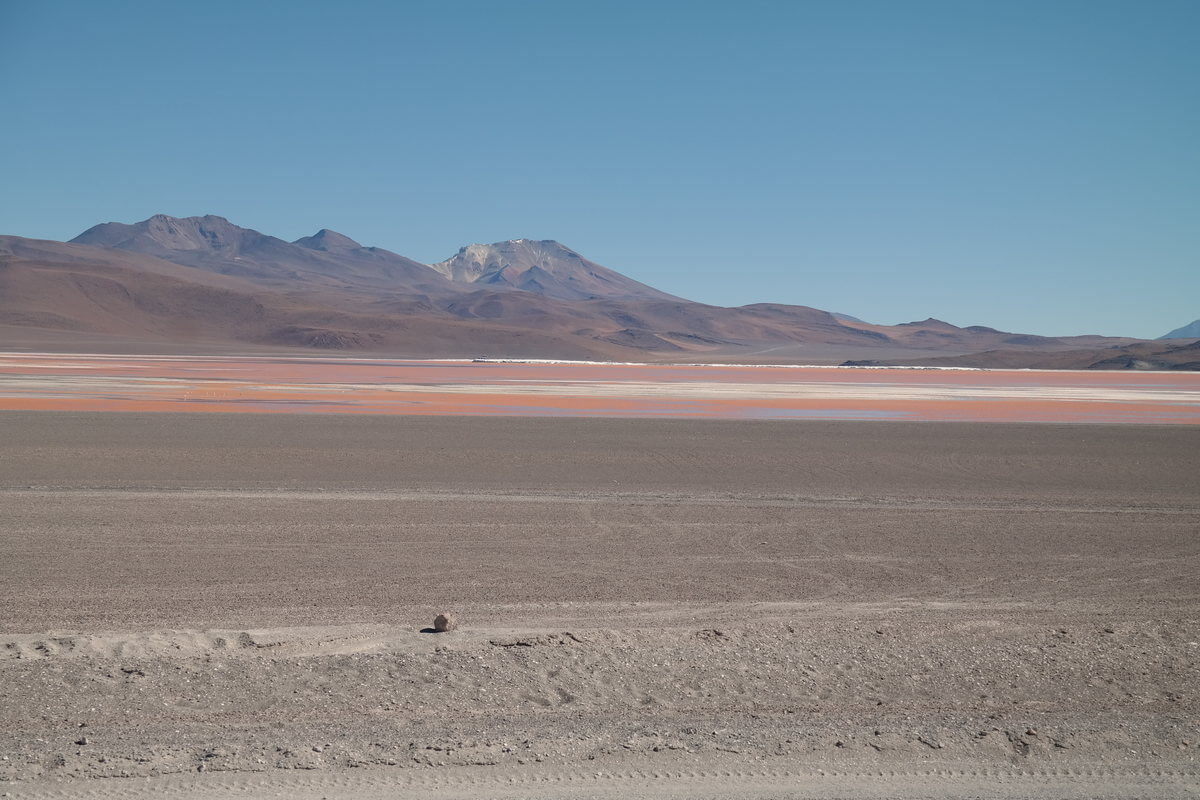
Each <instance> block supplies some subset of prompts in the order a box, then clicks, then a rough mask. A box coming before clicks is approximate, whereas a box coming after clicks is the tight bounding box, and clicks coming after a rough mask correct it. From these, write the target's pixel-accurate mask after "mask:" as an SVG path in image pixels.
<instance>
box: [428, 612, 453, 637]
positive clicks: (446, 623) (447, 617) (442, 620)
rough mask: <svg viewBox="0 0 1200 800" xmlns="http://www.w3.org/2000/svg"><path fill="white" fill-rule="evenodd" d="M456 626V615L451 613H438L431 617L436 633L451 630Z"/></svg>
mask: <svg viewBox="0 0 1200 800" xmlns="http://www.w3.org/2000/svg"><path fill="white" fill-rule="evenodd" d="M457 627H458V617H456V616H454V615H453V614H438V615H437V616H436V617H434V618H433V629H434V630H435V631H437V632H438V633H445V632H446V631H452V630H454V629H455V628H457Z"/></svg>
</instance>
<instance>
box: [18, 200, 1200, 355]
mask: <svg viewBox="0 0 1200 800" xmlns="http://www.w3.org/2000/svg"><path fill="white" fill-rule="evenodd" d="M6 342H7V346H8V347H13V346H27V347H34V346H37V345H38V344H39V343H40V344H45V345H46V346H51V345H53V346H55V347H61V348H75V347H86V348H90V349H96V348H98V347H102V346H121V347H125V348H129V349H134V348H140V349H145V350H147V351H151V350H154V349H161V348H162V347H165V346H168V345H169V346H171V347H175V348H179V347H184V348H187V347H190V348H192V349H197V350H199V349H214V348H224V349H228V348H242V349H247V348H252V347H259V348H261V347H304V348H319V349H336V350H355V351H363V352H372V353H379V354H390V355H399V356H410V357H471V356H489V357H525V358H568V359H596V360H620V361H677V362H681V361H682V362H686V361H697V360H703V361H742V362H747V363H770V362H778V363H840V362H842V361H846V360H857V361H866V362H870V363H929V362H930V361H931V360H936V359H947V358H949V359H954V360H956V361H955V363H960V364H962V365H969V366H993V365H994V366H1032V365H1034V364H1037V363H1051V362H1053V363H1055V364H1056V365H1058V366H1061V367H1080V368H1082V367H1096V366H1100V365H1105V366H1109V367H1112V366H1115V365H1123V366H1124V367H1133V368H1139V367H1140V368H1184V369H1188V368H1190V369H1197V368H1200V354H1198V353H1197V352H1195V350H1194V349H1193V350H1189V349H1188V345H1187V343H1181V342H1178V341H1170V342H1167V341H1164V342H1145V341H1142V340H1136V339H1126V338H1113V337H1101V336H1071V337H1043V336H1032V335H1027V334H1014V333H1008V332H1004V331H998V330H995V329H992V328H988V327H983V326H971V327H967V328H960V327H956V326H954V325H950V324H948V323H945V322H941V321H939V320H936V319H926V320H922V321H919V322H911V323H905V324H902V325H893V326H885V325H874V324H871V323H867V322H863V321H862V320H859V319H857V318H855V317H851V316H848V315H845V314H832V313H829V312H826V311H822V310H819V309H815V308H810V307H807V306H794V305H783V304H775V303H757V304H752V305H746V306H738V307H733V308H726V307H720V306H712V305H707V304H703V303H696V302H692V301H689V300H686V299H683V298H680V297H676V296H673V295H671V294H668V293H666V292H662V291H660V290H658V289H655V288H653V287H651V286H648V285H646V284H644V283H640V282H638V281H636V280H634V279H632V278H629V277H627V276H625V275H623V274H621V273H619V272H616V271H614V270H612V269H609V268H606V267H603V266H601V265H599V264H596V263H594V262H592V261H590V260H588V259H587V258H585V257H583V256H582V255H580V254H579V253H577V252H576V251H574V250H572V249H570V248H569V247H566V246H565V245H562V244H560V243H558V242H555V241H552V240H533V239H512V240H509V241H506V242H497V243H494V244H472V245H468V246H466V247H463V248H462V249H460V250H459V251H458V252H457V253H456V254H454V255H453V256H451V257H450V258H448V259H446V260H445V261H441V262H438V263H435V264H423V263H420V262H418V261H415V260H413V259H410V258H406V257H405V256H402V255H400V254H398V253H393V252H391V251H388V250H384V249H382V248H378V247H368V246H363V245H361V244H359V243H358V242H356V241H354V240H353V239H351V238H349V237H348V236H345V235H343V234H340V233H337V232H335V231H332V230H328V229H322V230H319V231H317V232H316V233H314V234H313V235H311V236H305V237H303V238H300V239H297V240H295V241H293V242H288V241H285V240H283V239H279V238H276V237H274V236H270V235H267V234H263V233H260V232H258V231H255V230H251V229H248V228H242V227H240V226H238V225H235V224H233V223H232V222H230V221H229V220H227V219H225V218H223V217H218V216H203V217H185V218H176V217H170V216H167V215H162V214H159V215H156V216H153V217H151V218H149V219H147V220H143V221H142V222H138V223H135V224H123V223H117V222H108V223H103V224H100V225H96V226H94V227H92V228H89V229H88V230H86V231H84V232H83V233H81V234H80V235H79V236H77V237H75V238H74V239H72V240H71V241H70V242H57V241H50V240H38V239H29V238H23V237H19V236H0V348H3V347H5V346H6ZM106 343H107V345H106ZM1181 348H1182V349H1181Z"/></svg>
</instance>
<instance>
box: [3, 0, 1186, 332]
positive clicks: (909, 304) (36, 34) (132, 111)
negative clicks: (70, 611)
mask: <svg viewBox="0 0 1200 800" xmlns="http://www.w3.org/2000/svg"><path fill="white" fill-rule="evenodd" d="M0 98H3V108H4V114H3V119H2V120H0V187H2V188H0V233H11V234H18V235H23V236H33V237H41V238H53V239H67V238H70V237H72V236H74V235H76V234H77V233H79V232H80V231H82V230H84V229H85V228H87V227H89V226H91V225H93V224H95V223H97V222H104V221H110V220H118V221H125V222H133V221H136V220H140V219H144V218H146V217H148V216H150V215H151V214H154V213H159V212H161V213H167V214H172V215H176V216H188V215H192V214H205V213H214V214H220V215H222V216H226V217H228V218H230V219H231V220H233V221H234V222H236V223H238V224H241V225H244V226H247V227H252V228H255V229H258V230H261V231H263V232H266V233H271V234H274V235H277V236H282V237H284V238H287V239H295V238H298V237H300V236H303V235H307V234H310V233H312V232H314V231H315V230H317V229H318V228H322V227H329V228H332V229H334V230H338V231H340V232H342V233H345V234H347V235H349V236H351V237H353V238H355V239H357V240H359V241H361V242H363V243H365V244H372V245H378V246H381V247H386V248H388V249H391V250H395V251H397V252H400V253H403V254H405V255H408V256H410V257H412V258H416V259H419V260H422V261H436V260H440V259H442V258H446V257H448V256H449V255H451V254H453V253H454V252H455V251H456V250H457V249H458V247H460V246H461V245H464V244H467V243H470V242H490V241H498V240H502V239H509V238H517V237H528V238H539V239H542V238H552V239H558V240H559V241H562V242H564V243H565V244H567V245H569V246H571V247H573V248H575V249H576V250H579V251H580V252H582V253H583V254H584V255H585V256H587V257H589V258H591V259H593V260H595V261H598V262H599V263H601V264H604V265H605V266H609V267H612V268H614V269H617V270H619V271H621V272H624V273H626V274H628V275H630V276H632V277H634V278H637V279H638V280H642V281H644V282H647V283H650V284H652V285H655V286H658V287H660V288H662V289H664V290H666V291H669V292H672V293H675V294H680V295H683V296H685V297H690V298H693V299H696V300H701V301H705V302H710V303H715V304H719V305H739V304H743V303H749V302H756V301H775V302H785V303H797V304H804V305H812V306H816V307H818V308H824V309H828V310H833V311H842V312H845V313H850V314H854V315H856V316H860V317H863V318H865V319H868V320H871V321H873V322H884V323H895V322H902V321H906V320H911V319H922V318H925V317H927V316H935V317H939V318H942V319H946V320H948V321H950V322H953V323H955V324H960V325H968V324H984V325H991V326H994V327H999V328H1004V329H1008V330H1017V331H1023V332H1031V333H1043V334H1069V333H1104V334H1111V335H1133V336H1147V337H1152V336H1157V335H1160V334H1162V333H1165V332H1166V331H1167V330H1169V329H1171V328H1174V327H1177V326H1179V325H1182V324H1184V323H1187V322H1189V321H1191V320H1193V319H1195V318H1196V317H1200V3H1197V2H1193V1H1192V0H1188V1H1187V2H1171V1H1170V0H1156V2H1132V1H1131V2H1105V1H1104V0H1088V2H1068V1H1066V0H1061V1H1058V2H1052V1H1049V0H1039V2H1019V1H1018V2H1013V1H1008V2H986V3H985V2H977V1H976V0H956V1H955V2H900V1H899V0H892V1H891V2H853V1H850V2H828V3H826V2H798V1H797V2H777V3H760V2H737V3H734V2H723V3H706V2H699V1H697V2H679V3H669V2H660V3H647V2H628V3H626V2H604V3H583V2H563V1H562V0H559V1H557V2H497V1H496V0H492V2H478V3H476V2H423V3H401V2H395V3H378V4H371V3H337V4H335V3H305V2H299V1H298V0H293V2H286V3H266V2H262V3H244V4H243V3H221V2H208V3H201V4H197V3H190V4H173V3H161V2H156V3H137V2H116V1H115V0H114V2H111V3H95V2H86V3H63V2H53V1H52V0H0Z"/></svg>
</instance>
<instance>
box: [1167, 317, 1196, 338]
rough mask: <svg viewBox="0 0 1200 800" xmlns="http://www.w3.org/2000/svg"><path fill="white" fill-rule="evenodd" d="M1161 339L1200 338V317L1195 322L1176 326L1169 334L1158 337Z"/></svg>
mask: <svg viewBox="0 0 1200 800" xmlns="http://www.w3.org/2000/svg"><path fill="white" fill-rule="evenodd" d="M1158 338H1159V339H1200V319H1198V320H1196V321H1195V322H1191V323H1188V324H1187V325H1184V326H1183V327H1182V328H1176V329H1175V330H1173V331H1171V332H1170V333H1168V334H1165V335H1163V336H1160V337H1158Z"/></svg>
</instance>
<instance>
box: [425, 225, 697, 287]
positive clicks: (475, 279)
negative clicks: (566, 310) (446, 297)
mask: <svg viewBox="0 0 1200 800" xmlns="http://www.w3.org/2000/svg"><path fill="white" fill-rule="evenodd" d="M431 266H432V267H433V268H434V269H435V270H437V271H438V272H440V273H441V274H442V275H445V276H446V277H447V278H449V279H450V280H453V281H457V282H459V283H475V284H480V285H484V286H491V287H496V286H504V287H511V288H514V289H521V290H523V291H527V292H533V293H534V294H540V295H545V296H546V297H557V298H559V299H560V300H590V299H595V298H601V297H606V298H627V299H628V298H638V299H643V300H645V299H652V300H677V299H678V298H676V297H672V296H671V295H669V294H667V293H665V292H660V291H659V290H657V289H654V288H652V287H650V286H647V285H646V284H644V283H638V282H637V281H635V280H633V279H632V278H627V277H625V276H624V275H622V274H620V273H619V272H614V271H613V270H611V269H608V268H606V267H602V266H600V265H599V264H596V263H595V262H592V261H588V260H587V259H586V258H584V257H583V256H581V255H579V253H576V252H575V251H574V250H572V249H571V248H569V247H566V246H564V245H561V244H559V243H558V242H555V241H553V240H550V239H545V240H542V241H534V240H533V239H509V240H508V241H507V242H496V243H495V244H471V245H467V246H466V247H464V248H462V249H461V250H459V251H458V252H457V253H455V254H454V255H453V256H451V257H450V258H448V259H446V260H445V261H441V262H438V263H437V264H433V265H431Z"/></svg>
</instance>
